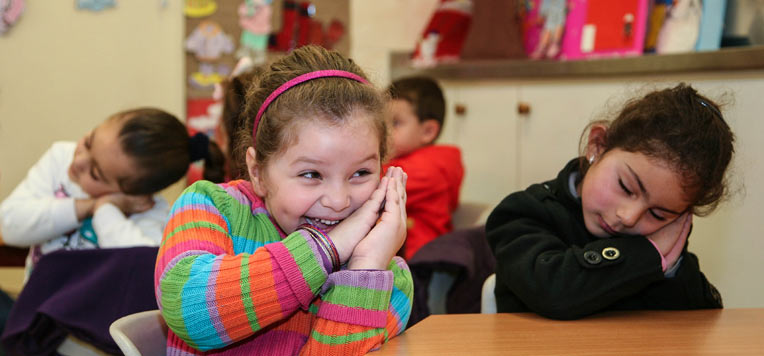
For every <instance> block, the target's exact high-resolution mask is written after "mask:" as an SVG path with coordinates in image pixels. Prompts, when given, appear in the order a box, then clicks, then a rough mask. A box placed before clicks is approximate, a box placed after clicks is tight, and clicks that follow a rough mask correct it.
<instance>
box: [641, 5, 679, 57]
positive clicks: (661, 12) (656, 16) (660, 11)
mask: <svg viewBox="0 0 764 356" xmlns="http://www.w3.org/2000/svg"><path fill="white" fill-rule="evenodd" d="M673 2H674V0H654V1H653V3H652V6H651V7H650V8H651V10H650V19H649V22H648V23H647V34H646V35H645V49H644V52H645V53H654V52H655V44H656V43H657V42H658V33H660V31H661V27H662V26H663V21H664V20H665V19H666V12H667V10H668V7H669V6H671V4H672V3H673Z"/></svg>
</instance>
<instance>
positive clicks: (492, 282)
mask: <svg viewBox="0 0 764 356" xmlns="http://www.w3.org/2000/svg"><path fill="white" fill-rule="evenodd" d="M494 289H496V273H494V274H492V275H490V276H488V278H486V279H485V282H483V293H482V297H481V298H480V313H481V314H496V294H494V292H493V290H494Z"/></svg>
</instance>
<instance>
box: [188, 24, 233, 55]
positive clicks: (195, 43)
mask: <svg viewBox="0 0 764 356" xmlns="http://www.w3.org/2000/svg"><path fill="white" fill-rule="evenodd" d="M186 49H187V50H189V51H191V52H193V53H194V55H195V56H196V58H197V59H199V60H200V61H215V60H217V59H218V58H220V56H221V55H222V54H224V53H226V54H227V53H232V52H233V49H234V45H233V41H232V40H231V37H230V36H228V35H227V34H226V33H225V32H223V29H222V28H221V27H220V25H218V24H217V23H216V22H214V21H202V22H201V23H200V24H199V26H196V29H194V31H193V32H191V34H190V35H189V36H188V38H187V39H186Z"/></svg>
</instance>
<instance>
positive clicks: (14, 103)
mask: <svg viewBox="0 0 764 356" xmlns="http://www.w3.org/2000/svg"><path fill="white" fill-rule="evenodd" d="M182 3H183V2H182V1H168V2H167V7H166V8H162V7H161V6H160V1H120V2H118V7H117V8H115V9H110V10H105V11H103V12H99V13H95V12H90V11H81V10H76V9H75V5H74V4H75V2H74V1H27V2H26V11H25V12H24V14H23V15H22V17H21V19H20V20H19V22H18V23H17V24H16V26H14V27H13V28H11V31H10V32H8V33H6V34H5V35H4V36H0V174H2V178H0V199H4V198H5V197H6V196H7V195H8V194H9V193H10V192H11V190H13V188H14V187H15V186H16V184H18V183H19V181H21V179H23V177H24V176H25V175H26V172H27V170H28V169H29V167H30V166H32V165H33V164H34V163H35V162H36V161H37V159H39V157H40V155H42V153H43V152H44V151H45V150H46V149H47V148H48V147H49V146H50V144H51V143H52V142H53V141H56V140H76V139H79V138H80V137H81V136H82V135H84V134H85V133H86V132H87V131H89V130H90V129H91V128H93V127H94V126H95V125H97V124H98V123H100V122H101V121H102V120H104V118H106V117H107V116H108V115H109V114H111V113H114V112H116V111H119V110H122V109H127V108H131V107H136V106H156V107H159V108H162V109H165V110H167V111H169V112H171V113H173V114H175V115H178V116H179V117H181V116H182V115H183V114H184V110H185V105H184V99H183V98H184V94H183V80H184V78H183V68H182V65H181V63H183V48H182V36H183V21H182V20H183V15H182V9H181V5H182Z"/></svg>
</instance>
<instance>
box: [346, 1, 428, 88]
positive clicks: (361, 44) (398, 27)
mask: <svg viewBox="0 0 764 356" xmlns="http://www.w3.org/2000/svg"><path fill="white" fill-rule="evenodd" d="M438 3H439V1H438V0H416V1H410V0H384V1H373V0H372V1H369V0H351V2H350V33H352V36H351V37H350V41H351V42H350V56H351V57H352V58H353V59H354V60H355V61H356V62H357V63H360V65H361V66H362V67H363V68H364V70H366V72H367V74H368V75H369V77H370V78H371V80H372V81H373V82H374V83H375V84H377V85H379V86H383V87H384V86H385V85H387V84H389V83H390V64H389V63H390V62H389V58H390V52H398V51H404V52H405V51H413V50H414V48H415V46H416V43H417V41H418V39H419V37H420V36H421V35H422V31H424V28H425V26H427V23H428V22H429V21H430V16H431V15H432V12H433V11H435V7H436V6H437V5H438Z"/></svg>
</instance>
